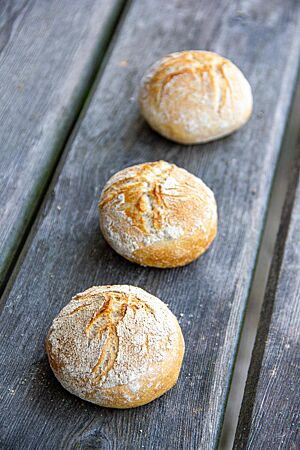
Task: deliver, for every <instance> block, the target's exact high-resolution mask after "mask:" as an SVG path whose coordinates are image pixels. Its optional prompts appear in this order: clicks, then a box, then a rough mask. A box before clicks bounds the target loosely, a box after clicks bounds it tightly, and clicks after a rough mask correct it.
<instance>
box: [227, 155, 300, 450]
mask: <svg viewBox="0 0 300 450" xmlns="http://www.w3.org/2000/svg"><path fill="white" fill-rule="evenodd" d="M299 148H300V147H299ZM299 168H300V152H299V156H298V164H295V168H294V173H293V177H292V182H291V185H290V189H289V191H288V194H287V198H286V204H285V208H284V211H283V216H282V222H281V227H280V230H279V233H278V237H277V245H276V252H275V255H274V258H273V262H272V268H271V271H270V276H269V281H268V288H267V291H266V297H265V300H264V305H263V310H262V315H261V319H260V325H259V329H258V334H257V338H256V342H255V346H254V350H253V354H252V362H251V366H250V370H249V374H248V380H247V384H246V390H245V397H244V400H243V405H242V408H241V414H240V419H239V426H238V429H237V434H236V442H235V448H236V449H241V450H244V449H249V450H250V449H260V448H270V449H290V450H292V449H295V450H296V449H298V448H299V444H300V439H299V427H300V411H299V405H300V392H299V380H300V353H299V348H300V179H299Z"/></svg>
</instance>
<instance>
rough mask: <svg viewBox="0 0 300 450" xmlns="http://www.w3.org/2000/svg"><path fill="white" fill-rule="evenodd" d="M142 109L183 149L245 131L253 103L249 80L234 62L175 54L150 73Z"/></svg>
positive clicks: (155, 126)
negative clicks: (243, 127)
mask: <svg viewBox="0 0 300 450" xmlns="http://www.w3.org/2000/svg"><path fill="white" fill-rule="evenodd" d="M139 104H140V109H141V112H142V114H143V116H144V118H145V119H146V121H147V122H148V123H149V125H150V126H151V127H152V128H153V129H154V130H156V131H157V132H158V133H160V134H162V135H163V136H165V137H166V138H168V139H171V140H173V141H175V142H179V143H182V144H197V143H203V142H208V141H211V140H214V139H218V138H220V137H223V136H226V135H228V134H230V133H232V132H233V131H235V130H237V129H238V128H240V127H241V126H243V125H244V124H245V123H246V122H247V121H248V119H249V117H250V115H251V112H252V105H253V99H252V93H251V87H250V85H249V83H248V81H247V80H246V78H245V77H244V75H243V74H242V72H241V71H240V69H238V67H237V66H235V65H234V64H233V63H232V62H231V61H229V60H228V59H225V58H223V57H222V56H220V55H218V54H216V53H213V52H205V51H196V50H195V51H192V50H191V51H183V52H178V53H172V54H170V55H168V56H166V57H165V58H163V59H161V60H160V61H158V62H157V63H155V64H154V65H153V66H152V67H151V68H150V69H149V70H148V71H147V72H146V74H145V76H144V77H143V79H142V82H141V88H140V94H139Z"/></svg>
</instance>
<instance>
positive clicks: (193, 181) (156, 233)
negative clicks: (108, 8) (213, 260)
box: [99, 161, 217, 268]
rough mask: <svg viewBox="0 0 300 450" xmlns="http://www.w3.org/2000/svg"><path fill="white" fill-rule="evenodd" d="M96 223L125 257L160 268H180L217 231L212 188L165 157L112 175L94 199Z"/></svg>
mask: <svg viewBox="0 0 300 450" xmlns="http://www.w3.org/2000/svg"><path fill="white" fill-rule="evenodd" d="M99 212H100V227H101V230H102V233H103V236H104V237H105V239H106V240H107V242H108V243H109V244H110V245H111V247H112V248H113V249H114V250H115V251H116V252H118V253H119V254H120V255H122V256H124V257H125V258H127V259H128V260H130V261H132V262H135V263H138V264H141V265H144V266H153V267H160V268H167V267H177V266H183V265H185V264H188V263H190V262H192V261H193V260H194V259H196V258H198V257H199V256H200V255H201V254H202V253H203V252H205V250H206V249H207V248H208V247H209V245H210V244H211V242H212V241H213V239H214V238H215V235H216V232H217V206H216V202H215V198H214V194H213V193H212V191H211V190H210V189H209V188H208V187H207V186H206V185H205V184H204V183H203V182H202V181H201V180H200V179H199V178H197V177H195V176H194V175H192V174H191V173H189V172H187V171H186V170H184V169H181V168H179V167H177V166H176V165H175V164H169V163H167V162H165V161H157V162H152V163H144V164H140V165H137V166H132V167H128V168H126V169H124V170H122V171H120V172H118V173H116V174H115V175H114V176H113V177H112V178H111V179H110V180H109V181H108V182H107V184H106V185H105V187H104V189H103V192H102V195H101V199H100V202H99Z"/></svg>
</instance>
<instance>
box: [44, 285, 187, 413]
mask: <svg viewBox="0 0 300 450" xmlns="http://www.w3.org/2000/svg"><path fill="white" fill-rule="evenodd" d="M46 350H47V354H48V358H49V362H50V365H51V368H52V370H53V372H54V374H55V376H56V378H57V379H58V380H59V382H60V383H61V384H62V385H63V386H64V387H65V388H66V389H67V390H68V391H69V392H71V393H72V394H75V395H77V396H78V397H80V398H82V399H84V400H88V401H90V402H92V403H95V404H97V405H100V406H106V407H110V408H133V407H136V406H140V405H144V404H146V403H149V402H151V401H152V400H154V399H155V398H157V397H160V396H161V395H163V394H164V393H165V392H166V391H168V390H169V389H171V387H172V386H174V384H175V383H176V381H177V378H178V375H179V371H180V368H181V364H182V359H183V354H184V340H183V336H182V333H181V329H180V326H179V324H178V322H177V319H176V317H175V316H174V315H173V314H172V313H171V311H170V310H169V309H168V307H167V306H166V305H165V304H164V303H163V302H162V301H161V300H159V299H158V298H156V297H154V296H153V295H150V294H149V293H147V292H146V291H144V290H143V289H140V288H137V287H134V286H126V285H123V286H118V285H117V286H95V287H92V288H90V289H88V290H86V291H84V292H82V293H80V294H77V295H76V296H75V297H73V298H72V300H71V301H70V303H68V305H67V306H65V307H64V308H63V309H62V310H61V312H60V313H59V314H58V316H57V317H56V318H55V319H54V321H53V323H52V325H51V327H50V330H49V332H48V335H47V338H46Z"/></svg>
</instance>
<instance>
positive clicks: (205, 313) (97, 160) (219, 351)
mask: <svg viewBox="0 0 300 450" xmlns="http://www.w3.org/2000/svg"><path fill="white" fill-rule="evenodd" d="M157 11H159V14H157ZM208 18H209V20H208ZM299 19H300V4H299V2H298V1H296V0H288V1H287V2H284V4H283V2H281V0H276V1H272V2H263V3H262V2H258V1H255V0H252V1H250V0H249V1H244V2H243V3H242V6H241V3H240V2H235V1H234V2H232V1H229V0H228V1H225V0H224V1H223V3H222V4H221V6H220V2H218V1H217V0H214V1H211V0H203V1H202V2H198V1H195V0H186V1H184V2H182V1H180V2H179V1H178V2H177V1H174V2H161V1H160V0H152V1H151V2H148V1H146V0H137V1H135V2H133V4H132V6H131V8H130V10H129V12H128V15H127V18H126V20H125V22H124V24H123V27H122V29H121V33H120V34H119V36H118V37H117V39H116V40H115V41H114V43H115V46H114V48H113V51H112V53H111V57H110V60H109V61H108V64H107V66H106V68H105V71H104V73H103V74H102V77H101V79H99V85H98V87H97V89H96V90H95V92H94V96H93V98H92V100H91V103H90V105H89V108H88V109H87V111H86V115H85V117H84V118H83V121H82V123H81V125H80V128H79V129H78V132H77V134H76V136H74V138H73V139H72V141H70V143H69V146H70V148H69V151H68V156H67V158H66V161H65V164H64V166H63V167H62V168H61V172H60V173H58V174H57V180H56V181H57V182H56V184H55V185H54V186H53V189H51V191H50V192H49V195H48V197H47V199H46V202H45V205H44V207H43V209H42V213H41V215H40V217H39V221H38V223H37V224H36V226H35V229H34V231H33V232H32V236H31V239H32V242H31V245H30V246H29V245H28V247H29V248H28V251H27V253H26V254H25V252H24V258H23V261H22V264H20V270H19V272H18V274H16V278H15V282H14V284H13V286H11V288H10V289H9V290H8V289H7V291H6V294H5V296H4V298H3V303H4V304H5V306H4V308H3V312H2V315H1V318H0V333H1V340H2V348H3V350H2V354H1V361H2V365H1V379H2V380H3V382H2V383H3V385H2V388H3V393H2V397H1V402H2V405H3V407H4V408H5V411H6V412H5V415H3V416H2V417H1V419H0V420H1V432H0V443H1V445H2V446H4V447H7V448H10V447H14V448H35V446H36V443H38V445H39V447H40V448H45V449H47V448H49V449H50V448H64V449H66V448H102V449H108V448H110V449H137V448H138V449H141V448H147V449H157V448H160V449H172V450H173V449H182V448H190V449H200V448H201V449H209V450H211V449H212V448H214V446H215V445H216V443H217V439H218V435H219V431H220V426H221V423H222V415H223V411H224V405H225V400H226V395H227V391H228V386H229V381H230V375H231V371H232V366H233V362H234V355H235V351H236V346H237V342H238V335H239V329H240V327H241V322H242V317H243V311H244V308H245V304H246V299H247V294H248V290H249V286H250V283H251V277H252V273H253V269H254V265H255V258H256V255H257V251H258V246H259V240H260V235H261V231H262V227H263V221H264V216H265V212H266V208H267V201H268V195H269V191H270V185H271V181H272V177H273V173H274V169H275V166H276V161H277V157H278V153H279V149H280V143H281V139H282V134H283V130H284V127H285V121H286V116H287V112H288V108H289V105H290V101H291V96H292V92H293V86H294V82H295V78H296V72H297V68H296V65H297V61H298V58H299V45H300V42H299V39H298V35H297V31H298V29H299V28H298V27H299ZM185 48H206V49H209V50H215V51H218V52H220V53H222V54H224V55H227V56H228V57H230V58H232V59H233V61H235V62H236V63H237V64H238V65H240V66H241V68H242V69H243V70H244V72H245V73H246V74H247V76H248V78H249V79H250V82H251V84H252V86H253V91H254V100H255V111H254V115H253V118H252V120H251V121H250V123H249V124H248V125H247V126H246V127H245V128H243V129H242V130H241V131H240V132H238V133H237V134H235V135H233V136H231V137H229V138H227V139H224V140H220V141H218V142H215V143H211V144H207V145H205V146H195V147H182V146H179V145H175V144H173V143H172V142H168V141H167V140H165V139H163V138H161V137H159V136H158V135H157V134H155V133H154V132H152V131H151V130H150V129H149V128H148V127H147V126H146V125H145V123H144V122H143V120H142V119H141V117H140V115H139V113H138V108H137V104H136V95H137V84H138V82H139V80H140V78H141V76H142V74H143V72H144V70H145V68H146V67H147V66H148V65H149V64H150V63H152V62H153V61H154V60H155V59H156V58H158V57H160V56H162V55H163V54H165V53H167V52H170V51H174V50H181V49H185ZM275 56H276V57H275ZM274 59H275V60H276V68H275V66H273V62H272V61H274ZM270 61H271V62H272V64H270ZM274 64H275V63H274ZM160 158H162V159H166V160H168V161H172V162H175V163H176V164H178V165H179V166H183V167H185V168H186V169H188V170H190V171H191V172H193V173H195V174H196V175H198V176H200V177H202V178H203V179H204V181H205V182H206V183H207V184H208V185H209V186H210V187H211V188H212V189H213V190H214V192H215V194H216V198H217V201H218V205H219V233H218V237H217V239H216V241H215V243H214V244H213V246H212V247H211V249H210V250H209V252H208V253H207V254H206V255H205V256H203V257H202V258H201V259H200V260H199V261H196V262H195V263H193V264H191V265H189V266H187V267H184V268H180V269H175V270H158V269H150V268H142V267H139V266H136V265H133V264H130V263H129V262H127V261H126V260H124V259H122V258H121V257H119V256H118V255H116V254H115V253H114V252H113V251H112V250H111V249H110V248H109V247H108V246H107V245H106V243H105V242H104V240H103V239H102V237H101V235H100V233H99V226H98V212H97V200H98V198H99V195H100V192H101V188H102V187H103V185H104V183H105V181H106V180H107V178H108V177H109V176H110V175H111V174H112V173H113V172H115V171H117V170H119V169H121V168H122V167H124V166H126V165H130V164H134V163H139V162H142V161H147V160H157V159H160ZM109 283H128V284H134V285H139V286H141V287H143V288H145V289H146V290H149V291H150V292H152V293H153V294H155V295H157V296H159V297H160V298H162V299H163V300H164V301H166V302H167V303H168V304H169V305H170V308H171V309H172V310H173V311H174V312H175V313H176V314H177V316H178V317H179V318H180V319H181V324H182V328H183V331H184V335H185V340H186V356H185V361H184V367H183V371H182V374H181V377H180V380H179V383H178V384H177V386H176V387H175V388H174V389H173V390H172V391H171V392H169V393H168V394H166V395H165V396H164V397H162V398H161V399H159V400H157V401H155V402H153V403H152V404H149V405H147V406H144V407H141V408H138V409H134V410H128V411H117V410H105V409H101V408H99V407H96V406H93V405H91V404H88V403H86V402H83V401H81V400H79V399H77V398H75V397H74V396H71V395H69V394H68V393H67V392H65V391H64V390H63V389H62V388H61V387H60V385H59V384H58V383H57V382H56V381H55V379H54V377H53V376H52V374H51V371H50V369H49V366H48V363H47V361H46V357H45V352H44V345H43V343H44V337H45V334H46V332H47V329H48V326H49V325H50V323H51V321H52V319H53V317H54V316H55V314H56V313H57V312H58V311H59V310H60V308H61V307H62V306H63V305H64V304H65V303H66V302H67V301H68V300H69V298H70V297H71V295H72V294H74V293H76V292H77V291H81V290H83V289H85V288H87V287H89V286H91V285H94V284H109Z"/></svg>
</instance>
